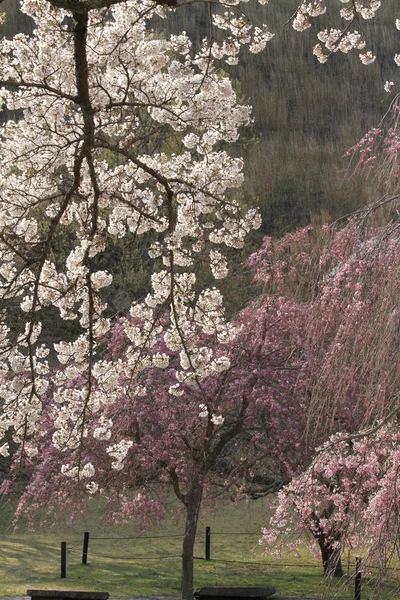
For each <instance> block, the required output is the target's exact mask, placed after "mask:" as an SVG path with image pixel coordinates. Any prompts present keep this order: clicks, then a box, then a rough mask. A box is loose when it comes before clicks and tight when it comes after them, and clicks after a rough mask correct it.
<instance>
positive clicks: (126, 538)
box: [90, 533, 182, 540]
mask: <svg viewBox="0 0 400 600" xmlns="http://www.w3.org/2000/svg"><path fill="white" fill-rule="evenodd" d="M181 537H182V534H180V533H178V534H174V535H143V536H142V535H135V536H129V537H96V536H90V539H91V540H158V539H169V538H181Z"/></svg>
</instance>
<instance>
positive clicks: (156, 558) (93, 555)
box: [91, 552, 182, 561]
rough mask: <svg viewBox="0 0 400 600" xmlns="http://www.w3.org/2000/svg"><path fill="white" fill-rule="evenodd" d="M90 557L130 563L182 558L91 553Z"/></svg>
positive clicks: (175, 556) (177, 556) (178, 555)
mask: <svg viewBox="0 0 400 600" xmlns="http://www.w3.org/2000/svg"><path fill="white" fill-rule="evenodd" d="M91 556H92V557H94V558H109V559H112V560H130V561H134V560H164V559H168V560H169V559H170V558H182V555H181V554H176V555H170V554H168V556H166V555H164V554H155V555H153V556H140V555H139V556H138V555H136V556H115V554H114V555H113V556H110V555H108V554H94V553H93V552H92V553H91Z"/></svg>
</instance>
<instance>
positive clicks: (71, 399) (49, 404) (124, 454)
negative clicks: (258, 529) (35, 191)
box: [3, 292, 304, 598]
mask: <svg viewBox="0 0 400 600" xmlns="http://www.w3.org/2000/svg"><path fill="white" fill-rule="evenodd" d="M214 294H215V298H214V302H216V303H218V302H219V296H218V295H217V294H216V292H214ZM209 301H211V300H210V299H209ZM214 318H218V312H217V311H216V313H215V315H214ZM166 319H167V316H166V315H164V316H163V317H160V319H159V321H157V323H156V327H157V328H158V329H160V331H161V333H160V334H159V336H158V340H157V341H156V342H155V344H154V345H153V347H152V349H151V350H149V354H150V356H151V364H149V366H148V367H147V368H145V369H142V370H141V372H140V373H139V374H137V373H136V372H135V370H134V369H133V368H132V365H131V363H130V357H131V355H132V354H134V353H135V352H136V351H137V347H138V344H137V343H136V345H135V342H134V341H132V333H131V332H132V330H135V335H138V332H142V334H143V335H144V334H145V332H146V322H145V321H143V320H141V319H138V318H137V317H132V318H130V319H125V318H121V319H120V320H119V322H118V323H116V324H115V325H114V326H113V327H112V328H111V330H110V332H109V333H108V334H106V335H105V337H104V339H103V355H104V356H103V359H102V360H101V361H98V362H96V364H95V365H94V373H93V381H92V401H91V404H90V409H89V410H88V414H87V418H86V420H85V429H84V431H83V432H82V431H81V429H80V421H79V419H80V407H81V403H82V398H84V394H85V385H84V380H83V378H82V375H81V374H80V373H78V374H77V375H76V376H75V377H70V378H69V380H68V383H67V384H66V385H65V386H64V387H62V388H59V387H58V386H57V384H56V385H53V384H50V386H49V390H48V393H47V394H46V397H45V400H44V402H45V411H44V414H43V416H42V419H43V422H42V425H41V435H40V436H39V437H38V436H32V437H31V439H27V440H25V442H24V444H23V446H21V448H20V450H19V451H18V452H17V453H16V455H15V457H14V469H15V476H16V478H15V480H14V481H13V480H10V481H7V482H5V483H4V484H3V492H8V493H10V492H12V491H13V487H14V488H15V486H17V488H16V489H17V491H18V473H19V466H20V464H21V461H23V464H24V467H25V469H27V470H28V472H30V473H31V478H30V483H29V485H28V486H27V487H26V489H25V490H24V492H23V493H22V495H21V496H20V499H19V505H18V509H17V515H16V516H17V518H18V517H21V516H26V517H27V518H28V519H29V522H30V524H31V525H32V526H33V525H34V523H35V516H36V512H37V509H38V507H40V506H43V504H45V505H46V506H47V509H48V513H49V515H50V516H51V518H54V511H55V510H56V509H57V507H58V506H60V504H62V505H63V506H64V507H66V506H67V507H68V506H70V507H71V509H72V507H74V513H76V509H77V506H78V505H79V503H81V504H82V506H84V503H85V501H87V500H88V499H92V498H96V497H98V496H99V495H101V496H102V497H103V498H106V499H107V500H108V505H109V510H108V517H109V518H110V520H112V521H114V522H118V523H124V522H127V521H131V520H135V519H136V520H138V521H139V522H140V523H146V522H147V521H149V520H154V519H155V518H156V519H157V518H162V516H163V514H164V506H163V499H164V493H165V494H167V493H168V491H169V490H171V488H172V490H173V491H174V493H175V495H176V497H177V499H178V500H179V502H180V503H181V507H182V512H183V515H184V521H185V529H184V538H183V547H182V573H183V587H182V594H183V598H190V597H191V594H192V588H193V547H194V542H195V536H196V530H197V520H198V514H199V510H200V508H201V504H202V501H203V498H207V499H208V500H212V498H213V497H215V494H217V495H220V494H222V493H224V492H226V493H228V494H229V497H237V496H238V495H239V496H240V495H242V494H244V493H249V492H250V493H252V494H258V493H260V490H261V491H262V492H263V493H265V486H264V485H263V479H265V478H266V476H269V487H268V490H269V491H270V490H271V489H277V488H279V487H280V485H281V484H282V481H287V480H288V479H289V476H290V474H291V473H290V467H291V465H292V463H293V460H294V455H295V453H296V452H297V451H298V449H296V447H294V444H295V442H296V440H297V441H299V442H300V438H301V432H302V426H301V423H302V418H301V417H302V414H304V411H303V409H302V407H301V403H300V402H299V401H298V400H299V399H298V396H297V393H298V387H299V386H298V377H297V372H298V370H299V369H301V366H302V361H303V358H302V355H301V353H299V352H297V344H298V337H299V335H300V327H301V323H302V319H303V310H302V307H300V306H299V305H298V304H297V303H295V302H293V301H292V300H285V299H283V298H274V299H273V298H270V299H268V300H264V301H263V302H261V301H258V302H257V303H254V304H253V305H252V306H251V307H249V308H248V309H246V310H245V311H243V312H242V313H241V315H240V318H239V319H238V321H237V323H236V324H235V325H236V327H237V328H238V329H239V328H240V332H239V333H238V335H237V337H236V338H235V340H234V342H231V343H230V344H225V345H221V344H220V342H219V341H218V339H217V336H216V335H212V334H208V335H205V334H204V333H203V332H201V331H200V332H197V342H200V341H201V343H202V345H201V346H200V345H199V346H197V347H196V354H195V355H194V354H193V355H192V357H191V360H192V364H194V366H195V370H193V371H190V370H189V368H187V369H186V370H185V371H184V372H182V361H183V360H185V359H184V358H182V350H181V349H180V348H179V347H178V346H176V348H175V349H171V340H170V333H169V328H168V322H167V320H166ZM295 322H296V324H297V325H296V326H295V325H294V323H295ZM297 326H298V327H297ZM294 331H296V335H294V334H293V332H294ZM115 364H116V365H118V368H117V369H115V368H114V367H113V365H115ZM71 366H73V363H71ZM67 368H71V367H70V365H68V366H67ZM64 369H65V367H56V368H54V370H53V381H54V382H57V380H58V378H59V376H60V372H62V371H64ZM72 405H73V406H74V407H76V408H75V411H73V412H72V411H71V406H72ZM277 465H278V467H277ZM266 470H269V471H267V472H266ZM274 478H275V482H274V481H273V480H274ZM271 480H272V483H271ZM271 486H272V487H271ZM155 492H156V493H155ZM40 515H41V518H43V511H40Z"/></svg>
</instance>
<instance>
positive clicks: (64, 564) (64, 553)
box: [61, 542, 67, 579]
mask: <svg viewBox="0 0 400 600" xmlns="http://www.w3.org/2000/svg"><path fill="white" fill-rule="evenodd" d="M66 576H67V542H61V579H65V578H66Z"/></svg>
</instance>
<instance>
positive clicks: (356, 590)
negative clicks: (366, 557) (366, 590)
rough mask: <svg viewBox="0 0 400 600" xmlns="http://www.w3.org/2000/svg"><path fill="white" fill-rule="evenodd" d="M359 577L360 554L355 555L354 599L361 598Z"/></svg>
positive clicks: (358, 599)
mask: <svg viewBox="0 0 400 600" xmlns="http://www.w3.org/2000/svg"><path fill="white" fill-rule="evenodd" d="M361 579H362V560H361V556H357V557H356V577H355V586H354V600H361Z"/></svg>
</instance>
